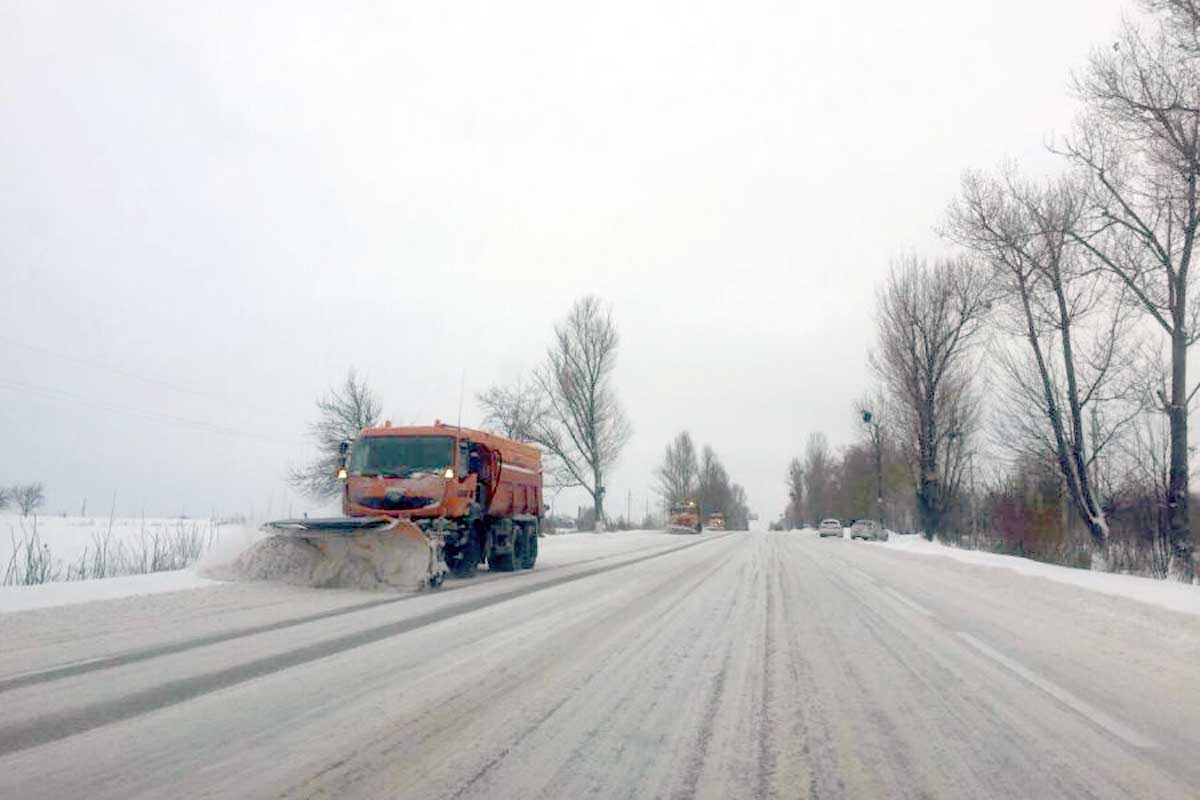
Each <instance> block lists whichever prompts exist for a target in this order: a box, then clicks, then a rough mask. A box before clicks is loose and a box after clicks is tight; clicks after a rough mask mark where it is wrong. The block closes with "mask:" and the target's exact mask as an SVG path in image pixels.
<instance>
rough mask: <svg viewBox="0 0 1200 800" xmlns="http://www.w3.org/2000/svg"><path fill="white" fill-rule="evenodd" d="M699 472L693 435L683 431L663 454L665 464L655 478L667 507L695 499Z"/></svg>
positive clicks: (658, 470)
mask: <svg viewBox="0 0 1200 800" xmlns="http://www.w3.org/2000/svg"><path fill="white" fill-rule="evenodd" d="M698 472H699V467H698V465H697V463H696V445H695V443H693V442H692V435H691V434H690V433H688V432H687V431H683V432H681V433H680V434H679V435H678V436H676V437H675V440H674V441H673V442H671V443H670V444H668V445H667V450H666V452H665V453H664V454H663V462H662V464H660V465H659V467H658V469H657V470H656V471H655V477H656V478H657V479H658V493H659V494H660V495H662V497H663V499H664V500H665V501H666V502H667V505H669V506H670V505H676V504H678V503H686V502H687V501H688V500H690V499H693V497H694V496H695V494H696V481H697V477H698Z"/></svg>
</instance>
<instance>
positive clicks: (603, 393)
mask: <svg viewBox="0 0 1200 800" xmlns="http://www.w3.org/2000/svg"><path fill="white" fill-rule="evenodd" d="M617 343H618V336H617V328H616V326H615V325H614V324H613V320H612V314H611V313H610V312H609V311H608V309H606V308H604V307H603V305H602V304H601V302H600V300H599V299H598V298H596V297H594V296H592V295H587V296H585V297H582V298H580V299H579V300H577V301H575V304H574V305H573V306H572V307H571V311H570V313H569V314H568V315H567V318H566V319H565V320H564V321H563V322H561V323H559V324H558V325H556V326H555V327H554V344H553V345H552V346H551V347H550V350H549V352H548V353H547V356H546V363H545V364H544V365H543V366H542V367H541V368H540V369H538V370H537V371H536V372H535V373H534V381H535V383H536V384H537V386H538V388H539V389H540V390H541V392H542V395H543V397H544V398H545V401H546V412H545V413H544V414H542V415H541V416H540V417H539V418H538V419H537V420H536V421H535V422H534V430H533V436H532V438H533V441H534V442H535V443H536V444H538V445H540V446H541V447H542V448H544V449H545V450H546V451H547V452H548V453H549V454H550V455H551V456H553V459H554V461H553V464H554V466H553V468H552V469H553V475H554V477H555V478H556V479H557V481H558V482H559V483H560V484H561V485H564V486H582V487H583V488H584V489H586V490H587V492H588V493H589V494H590V495H591V496H592V502H593V507H594V512H595V515H596V524H597V525H601V524H602V523H603V520H604V491H605V487H604V475H605V473H606V472H607V471H608V469H609V468H610V467H611V466H613V465H614V464H615V463H616V461H617V458H618V457H619V456H620V454H621V450H622V449H624V447H625V445H626V444H627V443H628V442H629V438H630V436H631V435H632V433H633V431H632V428H631V427H630V424H629V420H628V419H627V418H626V417H625V413H624V411H622V409H621V404H620V403H619V402H618V400H617V394H616V391H615V390H614V389H613V387H612V372H613V369H614V368H615V367H616V362H617Z"/></svg>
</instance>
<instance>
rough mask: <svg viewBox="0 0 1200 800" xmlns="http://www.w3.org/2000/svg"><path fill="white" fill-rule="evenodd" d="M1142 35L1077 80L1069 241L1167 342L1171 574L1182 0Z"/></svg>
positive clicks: (1196, 142)
mask: <svg viewBox="0 0 1200 800" xmlns="http://www.w3.org/2000/svg"><path fill="white" fill-rule="evenodd" d="M1148 5H1149V7H1150V8H1151V9H1152V10H1159V11H1163V12H1166V16H1165V18H1164V19H1162V20H1160V24H1159V25H1158V27H1156V28H1154V29H1153V30H1152V31H1151V32H1150V33H1148V34H1146V33H1144V32H1143V31H1142V30H1141V29H1140V28H1138V27H1137V26H1136V25H1135V24H1134V23H1132V22H1128V21H1127V22H1126V23H1125V25H1124V28H1123V30H1122V32H1121V36H1120V38H1119V40H1118V41H1117V42H1116V44H1115V46H1114V47H1112V48H1105V49H1103V50H1099V51H1097V52H1096V53H1095V54H1093V56H1092V58H1091V60H1090V61H1089V64H1088V67H1087V69H1086V70H1085V71H1084V73H1083V74H1082V75H1081V76H1079V77H1078V78H1077V81H1076V83H1077V91H1078V93H1079V95H1080V97H1081V99H1082V100H1083V102H1084V103H1085V106H1086V114H1085V116H1084V118H1083V121H1082V122H1081V123H1080V125H1079V127H1078V130H1077V131H1076V133H1075V135H1074V136H1073V137H1071V138H1070V139H1068V140H1067V141H1066V142H1065V143H1064V146H1063V153H1064V154H1065V155H1066V156H1067V158H1068V159H1069V160H1070V161H1071V163H1072V164H1074V165H1075V166H1076V168H1077V169H1078V170H1079V172H1080V174H1081V175H1082V176H1083V177H1084V178H1085V180H1086V186H1087V188H1088V191H1089V193H1090V199H1091V200H1092V203H1093V205H1094V208H1095V211H1094V213H1092V214H1090V215H1089V216H1088V217H1086V218H1084V219H1083V220H1081V224H1080V226H1079V230H1078V231H1077V232H1074V233H1072V238H1073V239H1074V240H1075V241H1076V242H1078V243H1079V244H1080V245H1082V246H1083V247H1085V248H1086V249H1087V250H1088V251H1089V252H1090V253H1091V254H1092V256H1093V257H1094V258H1095V259H1096V261H1097V262H1098V263H1099V264H1100V265H1101V266H1102V267H1103V268H1104V269H1106V270H1108V272H1109V274H1111V275H1112V276H1113V277H1114V278H1115V279H1116V280H1118V281H1119V282H1120V283H1121V284H1123V285H1124V286H1125V287H1126V288H1127V289H1128V291H1129V294H1130V296H1131V297H1133V298H1134V301H1135V302H1136V303H1137V306H1138V307H1139V308H1140V310H1141V311H1142V312H1143V313H1144V314H1145V315H1146V316H1147V317H1148V318H1149V319H1150V320H1152V321H1153V323H1154V324H1156V325H1157V326H1158V327H1159V328H1161V329H1162V331H1163V333H1164V334H1165V335H1166V337H1167V338H1168V340H1169V341H1170V359H1171V379H1170V386H1169V387H1164V388H1163V389H1161V390H1160V391H1159V392H1158V396H1159V397H1158V399H1159V402H1160V404H1161V409H1162V411H1163V412H1164V413H1165V414H1166V415H1167V417H1168V420H1169V424H1170V431H1171V454H1170V471H1169V481H1168V487H1167V498H1166V503H1167V509H1168V519H1169V525H1168V528H1169V530H1170V539H1171V548H1172V562H1173V564H1172V574H1174V575H1175V576H1176V577H1177V578H1179V579H1181V580H1185V581H1191V580H1192V579H1193V577H1194V575H1195V561H1194V557H1193V549H1194V548H1193V541H1192V534H1191V529H1190V524H1189V511H1188V426H1187V422H1188V406H1189V404H1190V401H1191V399H1192V397H1193V396H1194V394H1195V392H1196V390H1195V389H1189V386H1188V377H1187V353H1188V348H1189V347H1190V346H1191V345H1192V343H1193V342H1195V340H1196V338H1197V335H1198V326H1197V322H1198V316H1197V314H1198V312H1200V306H1197V305H1194V304H1191V303H1190V302H1189V300H1190V298H1189V296H1188V290H1189V288H1190V287H1189V283H1190V281H1189V279H1190V274H1191V266H1192V260H1193V255H1194V251H1195V245H1196V235H1197V228H1198V227H1200V60H1198V59H1200V54H1198V52H1197V50H1196V48H1195V42H1196V41H1197V38H1198V36H1197V32H1198V31H1200V20H1198V19H1197V17H1196V15H1195V14H1194V13H1193V12H1194V10H1195V7H1194V4H1192V3H1187V2H1171V1H1170V0H1164V1H1163V2H1153V0H1152V1H1151V2H1150V3H1149V4H1148Z"/></svg>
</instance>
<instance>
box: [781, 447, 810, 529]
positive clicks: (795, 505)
mask: <svg viewBox="0 0 1200 800" xmlns="http://www.w3.org/2000/svg"><path fill="white" fill-rule="evenodd" d="M787 489H788V504H787V509H786V510H785V511H784V512H783V520H784V522H785V523H787V526H788V527H789V528H799V527H800V526H801V525H803V524H804V519H805V517H804V514H805V508H804V464H803V462H801V461H800V459H798V458H793V459H792V460H791V461H790V462H788V474H787Z"/></svg>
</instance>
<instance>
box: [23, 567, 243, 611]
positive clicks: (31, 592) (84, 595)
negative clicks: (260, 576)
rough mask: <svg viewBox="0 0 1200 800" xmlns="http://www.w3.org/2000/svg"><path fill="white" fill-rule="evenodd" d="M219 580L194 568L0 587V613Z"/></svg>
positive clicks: (192, 586)
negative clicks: (199, 572) (198, 573)
mask: <svg viewBox="0 0 1200 800" xmlns="http://www.w3.org/2000/svg"><path fill="white" fill-rule="evenodd" d="M219 583H220V581H214V580H209V579H208V578H202V577H200V576H199V575H197V574H196V573H195V571H194V570H191V569H181V570H175V571H174V572H151V573H149V574H147V575H127V576H125V577H123V578H96V579H94V580H87V581H64V582H60V583H43V584H41V585H39V586H3V587H0V614H3V613H7V612H13V611H28V610H30V609H34V608H50V607H53V606H69V605H74V604H76V603H91V602H95V601H97V600H113V599H116V598H119V597H135V596H137V595H144V594H161V593H162V592H179V591H183V590H185V589H202V588H204V587H206V586H216V585H217V584H219Z"/></svg>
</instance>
